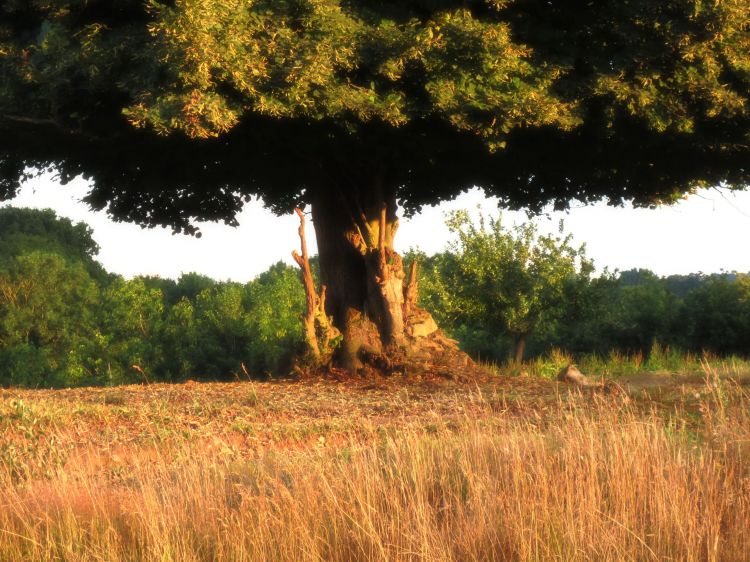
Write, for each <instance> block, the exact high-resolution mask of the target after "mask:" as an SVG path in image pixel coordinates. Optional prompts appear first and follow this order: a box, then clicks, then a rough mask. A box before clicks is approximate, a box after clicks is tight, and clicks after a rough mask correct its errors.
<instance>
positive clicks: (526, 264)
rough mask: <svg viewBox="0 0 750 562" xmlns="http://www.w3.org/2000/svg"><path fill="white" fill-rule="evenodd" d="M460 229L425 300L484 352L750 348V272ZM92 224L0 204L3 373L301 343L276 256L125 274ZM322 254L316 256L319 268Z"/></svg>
mask: <svg viewBox="0 0 750 562" xmlns="http://www.w3.org/2000/svg"><path fill="white" fill-rule="evenodd" d="M448 226H449V228H450V229H451V230H452V231H453V233H454V234H455V236H456V242H454V243H453V244H452V245H451V246H450V247H449V248H448V249H447V250H446V251H445V252H442V253H439V254H436V255H434V256H426V255H423V254H420V253H419V252H417V251H412V252H411V253H410V255H409V258H407V259H417V260H418V261H419V263H420V272H421V275H420V299H421V302H422V305H423V306H425V308H427V309H428V310H430V312H432V314H433V315H434V316H435V318H436V320H438V322H439V323H440V324H441V326H443V327H444V329H445V330H446V331H447V332H448V333H449V335H452V336H453V337H455V338H457V339H458V340H459V341H460V343H461V345H462V347H463V348H464V349H465V350H466V351H468V352H469V353H470V354H472V355H473V356H474V357H477V358H480V359H483V360H487V361H496V362H503V361H506V360H507V359H508V358H509V357H510V358H511V359H515V360H518V359H520V358H521V357H524V356H525V357H529V356H534V355H538V354H543V353H546V352H548V351H549V350H550V349H552V348H555V347H556V348H560V349H564V350H566V351H569V352H571V353H573V354H583V353H598V354H602V355H605V354H608V353H610V352H611V351H613V350H616V351H620V352H623V353H638V352H644V353H648V351H649V350H650V349H651V348H652V346H653V344H654V342H659V343H660V344H662V345H669V346H672V347H675V348H680V349H684V350H689V351H695V352H701V351H710V352H713V353H717V354H721V355H728V354H738V355H745V356H746V355H747V354H748V351H749V350H750V277H748V276H747V275H745V274H734V273H731V274H730V273H722V274H710V275H704V274H691V275H672V276H668V277H658V276H656V275H655V274H653V273H651V272H650V271H647V270H640V269H639V270H631V271H625V272H619V273H611V272H606V271H605V272H604V273H602V274H600V275H598V276H595V275H594V273H593V272H594V270H593V266H592V263H591V261H590V260H588V259H587V258H586V256H585V248H583V247H578V248H576V247H574V246H573V245H572V240H571V238H570V236H569V235H565V234H564V233H563V231H562V228H561V229H560V232H559V234H558V235H542V234H540V233H539V232H537V230H536V228H535V227H534V226H533V225H530V224H527V225H520V226H514V227H510V228H507V227H505V225H503V224H502V221H501V220H500V219H493V218H487V219H485V218H482V219H481V220H480V221H479V222H478V223H474V222H472V221H471V220H470V219H469V216H468V215H467V214H466V213H457V214H454V215H453V216H451V217H450V219H449V220H448ZM97 253H98V246H97V244H96V242H95V241H94V240H93V238H92V233H91V230H90V228H89V227H87V226H86V225H85V224H81V223H79V224H73V223H71V221H69V220H68V219H64V218H58V217H57V216H56V215H55V213H54V212H52V211H37V210H30V209H16V208H4V209H0V385H4V386H8V385H23V386H31V387H49V386H72V385H84V384H120V383H128V382H140V381H144V380H149V381H178V380H184V379H187V378H193V379H201V378H206V379H228V378H234V377H242V378H244V377H246V376H249V377H260V376H266V375H268V374H284V373H288V372H289V371H290V369H291V368H292V365H293V360H294V358H295V357H296V356H297V355H298V353H299V352H300V351H301V349H302V344H303V339H302V327H301V322H300V317H301V316H302V314H303V311H304V306H305V296H304V291H303V289H302V285H301V283H300V280H299V274H298V271H297V269H296V268H294V267H292V266H289V265H285V264H283V263H281V262H280V263H277V264H276V265H273V266H272V267H271V268H269V269H268V270H267V271H266V272H264V273H262V274H261V275H259V276H258V277H257V278H256V279H254V280H252V281H250V282H248V283H244V284H243V283H236V282H224V281H216V280H213V279H210V278H208V277H206V276H203V275H199V274H195V273H190V274H185V275H182V276H181V277H180V278H179V279H177V280H172V279H162V278H159V277H134V278H133V279H124V278H122V277H121V276H119V275H114V274H111V273H108V272H106V271H105V270H104V268H103V267H102V266H101V265H100V264H99V263H98V262H97V261H96V255H97ZM314 265H315V264H314Z"/></svg>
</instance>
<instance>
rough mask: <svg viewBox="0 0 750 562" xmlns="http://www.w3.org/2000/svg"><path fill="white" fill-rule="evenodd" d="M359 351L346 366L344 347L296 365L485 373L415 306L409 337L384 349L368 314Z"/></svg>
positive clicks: (341, 370) (361, 322) (341, 371)
mask: <svg viewBox="0 0 750 562" xmlns="http://www.w3.org/2000/svg"><path fill="white" fill-rule="evenodd" d="M355 324H356V325H357V327H356V332H357V333H356V336H355V337H354V338H353V339H354V340H355V341H356V342H357V346H358V350H357V351H356V359H357V366H356V367H355V368H352V367H351V366H344V363H342V361H341V360H342V359H344V358H345V357H347V353H346V351H345V350H341V352H340V353H339V354H338V355H334V357H333V360H332V361H330V362H328V363H326V364H322V365H319V366H317V367H314V366H311V365H310V364H309V363H308V364H307V367H306V368H297V369H296V372H297V374H298V375H304V376H328V375H333V376H335V377H336V378H348V377H351V376H359V377H368V378H369V377H388V376H398V375H403V376H421V377H439V378H444V379H449V380H471V379H474V378H476V377H477V376H479V375H482V374H486V373H485V369H483V368H482V367H481V366H479V365H477V364H476V363H474V361H472V359H471V358H470V357H469V356H468V355H467V354H466V353H465V352H463V351H461V350H460V349H459V347H458V342H456V340H453V339H451V338H449V337H447V336H446V335H445V334H444V333H443V332H442V331H441V330H440V329H438V327H437V324H436V323H435V321H434V320H433V318H432V316H431V315H430V314H429V313H428V312H427V311H425V310H423V309H420V308H414V309H413V310H412V314H410V316H409V318H408V319H407V321H406V338H405V340H404V342H403V344H401V345H399V346H388V347H387V348H386V349H384V346H383V345H382V344H381V340H380V336H379V333H378V330H377V327H376V326H375V324H374V323H373V322H372V321H370V320H368V319H367V318H360V319H358V321H357V322H355Z"/></svg>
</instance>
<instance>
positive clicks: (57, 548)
mask: <svg viewBox="0 0 750 562" xmlns="http://www.w3.org/2000/svg"><path fill="white" fill-rule="evenodd" d="M708 375H709V376H708V377H707V386H706V387H705V389H703V391H704V394H703V397H702V398H701V401H700V403H699V404H698V405H699V408H698V409H696V410H695V411H693V412H690V411H688V410H686V409H685V407H684V406H680V405H678V406H676V407H675V409H674V411H672V412H671V413H666V414H665V412H664V409H663V408H662V409H656V408H654V409H650V408H648V407H647V408H642V407H639V408H635V407H633V405H632V403H629V402H628V401H627V400H624V399H623V398H622V397H620V396H606V395H598V394H594V395H591V396H590V397H587V399H585V400H580V401H570V402H569V401H565V400H562V399H561V400H560V402H559V404H558V408H557V411H555V412H554V413H552V414H549V415H546V416H535V415H532V414H531V413H527V415H524V416H517V415H510V414H509V413H508V412H506V411H504V410H503V409H502V407H499V406H498V404H496V403H493V404H490V403H489V402H488V403H487V411H486V415H484V416H479V417H471V418H469V417H466V418H463V419H460V420H459V421H458V422H456V421H454V420H447V421H446V420H443V421H438V422H437V423H431V424H429V425H428V426H424V427H422V426H419V425H414V424H411V425H409V426H405V427H404V428H403V429H402V430H400V431H393V430H383V429H381V428H378V427H377V426H375V425H374V422H372V423H371V422H367V421H363V423H362V425H361V427H360V428H359V430H358V431H357V432H356V434H354V433H353V434H352V435H351V436H350V438H349V439H344V440H343V441H342V442H341V443H340V444H339V445H338V446H335V447H329V446H328V445H324V442H321V446H319V447H308V448H304V449H302V450H299V449H297V450H293V449H274V448H273V447H271V448H269V449H267V450H266V452H265V453H262V454H258V455H255V456H253V457H252V458H251V457H250V456H249V455H246V456H237V455H218V454H216V452H215V451H214V450H211V449H207V448H204V447H202V445H201V443H195V442H190V441H185V442H181V443H171V444H170V445H169V446H168V447H166V448H165V449H163V450H157V451H156V452H154V451H153V450H150V451H148V454H146V452H145V451H139V450H138V449H133V450H132V451H130V452H129V453H127V454H128V455H129V457H128V462H127V463H125V465H124V466H125V467H126V469H122V467H121V469H120V471H119V472H117V473H111V474H109V476H108V478H106V479H102V476H101V475H102V474H103V473H102V472H100V471H92V470H91V467H90V464H89V462H88V461H87V460H86V458H85V455H84V456H81V455H79V456H77V457H75V460H72V461H70V462H68V464H67V465H66V467H65V470H64V471H58V473H57V474H56V475H54V476H52V477H49V478H46V479H45V478H37V479H19V478H18V477H15V478H12V477H11V475H10V474H5V476H0V479H2V480H3V486H2V488H0V560H3V561H13V560H19V561H21V560H23V561H27V560H33V561H37V560H39V561H42V560H64V561H84V560H86V561H89V560H91V561H93V560H107V561H134V562H135V561H141V560H149V561H172V560H173V561H179V562H183V561H184V562H190V561H234V560H248V561H266V560H267V561H274V562H277V561H285V560H289V561H297V560H300V561H306V560H326V561H342V562H351V561H358V560H383V561H385V560H394V561H397V560H455V561H461V562H463V561H473V560H476V561H479V560H524V561H525V560H564V561H575V560H592V561H593V560H596V561H613V562H614V561H618V562H620V561H627V560H675V561H688V562H689V561H693V560H694V561H714V560H726V561H743V560H750V441H749V439H750V396H749V395H748V393H747V390H746V389H743V388H742V387H738V386H735V385H732V384H729V383H721V382H719V381H718V378H717V377H713V378H712V377H711V376H710V375H711V373H710V372H709V373H708ZM300 392H304V387H300ZM474 399H475V400H481V398H479V399H478V398H476V397H474ZM576 404H577V405H576ZM120 454H125V453H120Z"/></svg>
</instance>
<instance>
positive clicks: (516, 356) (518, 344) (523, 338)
mask: <svg viewBox="0 0 750 562" xmlns="http://www.w3.org/2000/svg"><path fill="white" fill-rule="evenodd" d="M528 339H529V334H528V333H523V334H518V335H517V336H516V341H515V345H514V346H513V362H514V363H516V364H520V363H522V362H523V355H524V352H525V351H526V342H527V340H528Z"/></svg>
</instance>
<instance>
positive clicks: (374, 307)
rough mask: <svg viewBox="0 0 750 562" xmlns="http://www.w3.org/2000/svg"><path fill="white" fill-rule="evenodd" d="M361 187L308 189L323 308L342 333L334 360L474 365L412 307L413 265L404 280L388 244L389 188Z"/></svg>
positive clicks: (393, 228) (444, 371)
mask: <svg viewBox="0 0 750 562" xmlns="http://www.w3.org/2000/svg"><path fill="white" fill-rule="evenodd" d="M367 185H368V186H369V187H368V188H367V189H359V188H357V189H352V188H350V189H348V190H346V189H343V188H342V189H335V188H332V189H329V190H319V191H317V192H315V193H312V194H311V204H312V217H313V223H314V226H315V236H316V238H317V242H318V254H319V259H320V271H321V278H322V283H323V284H324V285H325V286H327V289H328V290H327V293H326V295H327V298H326V313H327V314H329V315H330V316H331V318H332V322H333V326H335V327H336V328H338V330H339V331H340V333H341V337H342V340H341V344H340V345H339V347H338V349H337V351H336V353H335V355H334V357H333V365H334V366H337V367H340V368H344V369H346V370H348V371H350V372H358V371H360V370H361V369H363V368H365V366H369V367H372V368H374V369H375V370H378V371H381V372H394V371H398V372H427V371H432V372H435V373H439V374H441V376H447V377H454V376H455V377H461V376H464V374H468V373H467V368H468V369H475V366H474V365H473V363H472V362H471V360H470V359H469V357H468V356H467V355H466V354H464V353H462V352H461V351H459V349H458V347H457V345H456V344H457V342H455V341H454V340H451V339H449V338H447V337H445V336H444V335H443V333H442V332H441V331H440V330H439V329H438V326H437V324H436V323H435V321H434V320H433V318H432V316H431V315H430V314H429V313H428V312H427V311H425V310H423V309H421V308H419V307H418V306H417V304H416V301H417V278H416V266H415V265H412V269H411V276H410V278H409V281H408V282H407V283H405V278H406V275H405V274H404V267H403V260H402V259H401V256H400V255H399V254H398V252H396V250H395V249H394V239H395V236H396V232H397V230H398V218H397V216H396V210H397V209H396V197H395V192H389V191H388V190H386V189H384V188H383V185H384V183H383V182H378V181H377V179H374V180H371V182H370V183H369V184H367Z"/></svg>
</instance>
